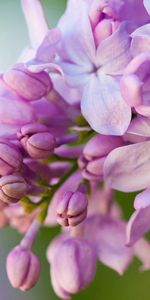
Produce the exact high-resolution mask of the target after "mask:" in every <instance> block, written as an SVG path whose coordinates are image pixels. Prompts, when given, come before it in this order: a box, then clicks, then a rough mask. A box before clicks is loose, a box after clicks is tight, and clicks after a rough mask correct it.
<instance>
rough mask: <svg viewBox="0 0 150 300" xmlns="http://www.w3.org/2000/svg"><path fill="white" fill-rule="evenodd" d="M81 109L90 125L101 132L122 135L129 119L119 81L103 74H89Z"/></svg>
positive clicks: (128, 111) (129, 112)
mask: <svg viewBox="0 0 150 300" xmlns="http://www.w3.org/2000/svg"><path fill="white" fill-rule="evenodd" d="M81 110H82V113H83V115H84V117H85V119H86V120H87V121H88V123H89V124H90V126H91V127H92V128H93V129H94V130H95V131H97V132H98V133H102V134H111V135H122V134H123V133H124V132H125V131H126V130H127V128H128V126H129V123H130V119H131V109H130V107H129V106H128V105H127V104H126V103H125V101H124V100H123V98H122V97H121V94H120V90H119V83H118V82H117V81H116V80H115V79H114V78H112V77H110V76H108V75H105V74H99V75H98V76H96V75H93V76H91V78H90V80H89V82H88V83H87V85H86V86H85V88H84V92H83V98H82V101H81Z"/></svg>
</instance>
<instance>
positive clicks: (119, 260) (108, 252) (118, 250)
mask: <svg viewBox="0 0 150 300" xmlns="http://www.w3.org/2000/svg"><path fill="white" fill-rule="evenodd" d="M125 240H126V235H125V224H124V223H123V222H121V221H118V220H112V219H109V218H106V217H104V218H102V219H101V221H100V223H99V227H98V228H97V236H96V245H97V255H98V258H99V260H100V261H101V262H102V263H104V264H105V265H106V266H108V267H110V268H112V269H114V270H115V271H117V272H118V273H119V274H120V275H122V274H123V273H124V271H125V270H126V269H127V267H128V265H129V263H130V261H131V258H132V251H130V250H129V249H128V248H127V247H126V246H125Z"/></svg>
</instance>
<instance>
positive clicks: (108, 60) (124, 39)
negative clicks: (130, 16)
mask: <svg viewBox="0 0 150 300" xmlns="http://www.w3.org/2000/svg"><path fill="white" fill-rule="evenodd" d="M130 42H131V37H130V35H129V28H128V26H127V24H126V23H125V22H123V23H121V25H120V26H119V27H118V29H117V30H116V31H115V32H114V33H113V34H112V35H111V36H110V37H108V38H107V39H105V40H103V41H102V42H101V43H100V45H99V47H98V49H97V58H96V64H97V66H98V67H99V66H100V67H101V68H102V71H103V72H105V73H106V74H121V73H122V71H123V69H124V68H125V67H126V65H127V64H128V63H129V61H130V59H131V54H130ZM112 49H113V51H112Z"/></svg>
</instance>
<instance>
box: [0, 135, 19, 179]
mask: <svg viewBox="0 0 150 300" xmlns="http://www.w3.org/2000/svg"><path fill="white" fill-rule="evenodd" d="M21 164H22V156H21V154H20V152H19V150H18V149H17V148H16V147H15V146H14V145H13V144H11V143H9V142H7V141H0V175H1V176H4V175H8V174H10V173H13V172H15V171H19V169H20V168H21Z"/></svg>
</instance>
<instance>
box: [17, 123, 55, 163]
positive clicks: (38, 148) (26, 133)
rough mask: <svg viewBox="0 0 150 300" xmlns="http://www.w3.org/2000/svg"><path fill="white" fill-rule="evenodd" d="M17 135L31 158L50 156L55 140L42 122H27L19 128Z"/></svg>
mask: <svg viewBox="0 0 150 300" xmlns="http://www.w3.org/2000/svg"><path fill="white" fill-rule="evenodd" d="M18 137H19V139H20V141H21V143H22V145H23V147H24V148H25V149H26V151H27V152H28V154H29V155H30V156H31V157H32V158H36V159H40V158H46V157H48V156H50V155H51V154H52V153H53V151H54V148H55V145H56V141H55V138H54V136H53V135H52V134H51V133H50V132H49V128H48V127H46V126H45V125H42V124H36V123H33V124H28V125H25V126H23V127H22V128H21V132H20V133H18Z"/></svg>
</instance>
